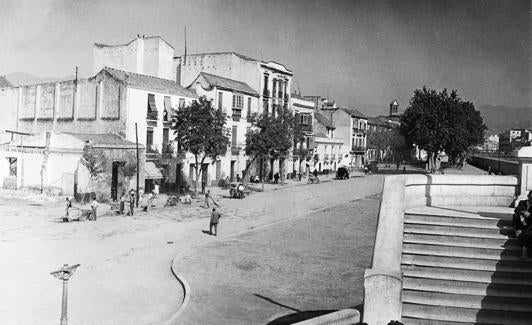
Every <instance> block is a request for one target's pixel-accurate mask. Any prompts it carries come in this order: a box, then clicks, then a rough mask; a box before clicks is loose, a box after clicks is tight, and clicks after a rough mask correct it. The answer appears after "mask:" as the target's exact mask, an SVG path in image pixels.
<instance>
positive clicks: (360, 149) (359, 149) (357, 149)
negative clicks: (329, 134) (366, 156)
mask: <svg viewBox="0 0 532 325" xmlns="http://www.w3.org/2000/svg"><path fill="white" fill-rule="evenodd" d="M351 151H352V152H366V147H365V146H352V147H351Z"/></svg>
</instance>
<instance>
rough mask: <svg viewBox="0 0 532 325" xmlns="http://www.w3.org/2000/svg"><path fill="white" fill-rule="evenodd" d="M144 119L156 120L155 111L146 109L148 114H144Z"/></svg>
mask: <svg viewBox="0 0 532 325" xmlns="http://www.w3.org/2000/svg"><path fill="white" fill-rule="evenodd" d="M146 119H147V120H152V121H157V111H148V114H146Z"/></svg>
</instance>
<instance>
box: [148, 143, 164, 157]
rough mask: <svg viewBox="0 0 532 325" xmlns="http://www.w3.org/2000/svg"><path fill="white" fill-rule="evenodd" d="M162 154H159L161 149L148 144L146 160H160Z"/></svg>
mask: <svg viewBox="0 0 532 325" xmlns="http://www.w3.org/2000/svg"><path fill="white" fill-rule="evenodd" d="M160 155H161V153H160V152H159V148H158V147H157V146H156V145H154V144H148V145H146V160H147V161H154V160H157V159H158V158H159V156H160Z"/></svg>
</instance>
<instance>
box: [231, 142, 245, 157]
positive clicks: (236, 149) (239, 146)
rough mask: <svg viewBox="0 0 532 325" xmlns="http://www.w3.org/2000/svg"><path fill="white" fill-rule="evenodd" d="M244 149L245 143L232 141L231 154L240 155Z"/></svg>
mask: <svg viewBox="0 0 532 325" xmlns="http://www.w3.org/2000/svg"><path fill="white" fill-rule="evenodd" d="M243 149H244V145H243V143H241V142H234V143H231V154H232V155H234V156H238V155H239V154H240V151H241V150H243Z"/></svg>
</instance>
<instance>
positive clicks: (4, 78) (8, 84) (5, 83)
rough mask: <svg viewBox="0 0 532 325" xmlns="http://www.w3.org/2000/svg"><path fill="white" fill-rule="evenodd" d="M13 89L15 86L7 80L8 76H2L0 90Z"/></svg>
mask: <svg viewBox="0 0 532 325" xmlns="http://www.w3.org/2000/svg"><path fill="white" fill-rule="evenodd" d="M5 87H13V85H12V84H11V83H10V82H9V80H7V78H6V76H0V88H5Z"/></svg>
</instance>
